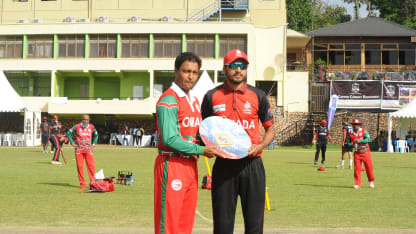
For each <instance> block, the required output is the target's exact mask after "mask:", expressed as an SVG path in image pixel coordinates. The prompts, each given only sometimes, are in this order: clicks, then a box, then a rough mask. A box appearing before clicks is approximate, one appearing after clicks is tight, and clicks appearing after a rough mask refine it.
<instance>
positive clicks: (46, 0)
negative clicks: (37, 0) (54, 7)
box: [41, 0, 56, 2]
mask: <svg viewBox="0 0 416 234" xmlns="http://www.w3.org/2000/svg"><path fill="white" fill-rule="evenodd" d="M41 1H42V2H56V0H41Z"/></svg>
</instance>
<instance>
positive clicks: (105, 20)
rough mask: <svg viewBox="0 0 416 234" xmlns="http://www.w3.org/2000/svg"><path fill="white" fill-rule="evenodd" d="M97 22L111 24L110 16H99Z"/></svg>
mask: <svg viewBox="0 0 416 234" xmlns="http://www.w3.org/2000/svg"><path fill="white" fill-rule="evenodd" d="M97 22H101V23H108V22H110V17H108V16H99V17H98V18H97Z"/></svg>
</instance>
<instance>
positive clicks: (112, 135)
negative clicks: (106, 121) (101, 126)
mask: <svg viewBox="0 0 416 234" xmlns="http://www.w3.org/2000/svg"><path fill="white" fill-rule="evenodd" d="M113 143H114V144H113ZM110 145H117V137H116V134H115V133H111V137H110Z"/></svg>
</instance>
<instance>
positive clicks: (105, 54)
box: [90, 35, 117, 58]
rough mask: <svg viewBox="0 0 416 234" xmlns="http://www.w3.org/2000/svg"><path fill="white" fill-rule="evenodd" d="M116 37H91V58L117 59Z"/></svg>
mask: <svg viewBox="0 0 416 234" xmlns="http://www.w3.org/2000/svg"><path fill="white" fill-rule="evenodd" d="M116 41H117V37H116V35H91V36H90V57H95V58H115V57H116V50H117V46H116Z"/></svg>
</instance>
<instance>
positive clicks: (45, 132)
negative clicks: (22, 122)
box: [40, 116, 50, 153]
mask: <svg viewBox="0 0 416 234" xmlns="http://www.w3.org/2000/svg"><path fill="white" fill-rule="evenodd" d="M49 127H50V126H49V123H48V118H47V117H46V116H45V117H43V121H42V123H41V124H40V133H41V135H42V146H43V152H44V153H48V141H49V130H50V129H49Z"/></svg>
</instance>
